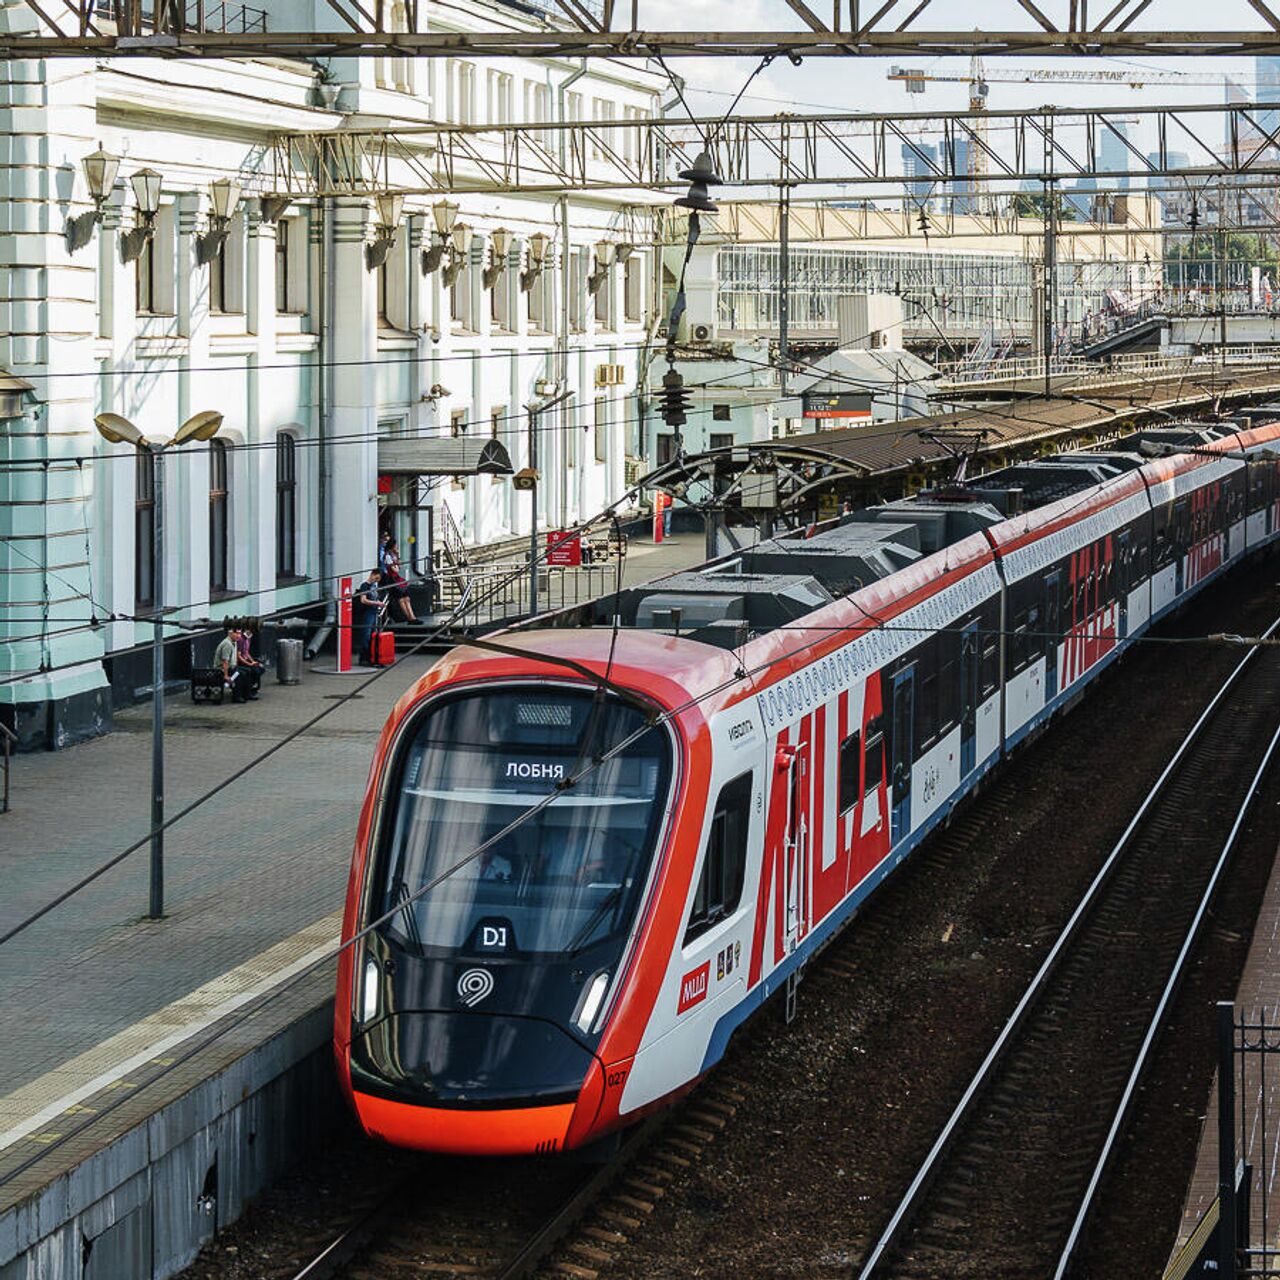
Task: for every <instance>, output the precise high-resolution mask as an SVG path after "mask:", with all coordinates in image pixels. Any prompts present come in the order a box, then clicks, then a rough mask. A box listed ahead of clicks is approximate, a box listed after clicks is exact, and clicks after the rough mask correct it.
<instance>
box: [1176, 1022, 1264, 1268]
mask: <svg viewBox="0 0 1280 1280" xmlns="http://www.w3.org/2000/svg"><path fill="white" fill-rule="evenodd" d="M1217 1014H1218V1107H1217V1117H1216V1118H1217V1129H1218V1199H1217V1201H1216V1202H1215V1203H1214V1205H1213V1206H1212V1209H1211V1211H1210V1212H1211V1213H1212V1214H1213V1216H1214V1217H1215V1218H1216V1222H1217V1232H1216V1236H1215V1237H1214V1238H1208V1239H1206V1241H1205V1243H1204V1245H1203V1246H1202V1247H1201V1248H1200V1249H1196V1248H1195V1246H1196V1245H1197V1244H1198V1241H1197V1239H1196V1236H1193V1237H1192V1242H1191V1243H1192V1248H1193V1250H1195V1251H1196V1252H1198V1253H1199V1254H1200V1260H1201V1261H1211V1262H1212V1263H1215V1264H1216V1268H1215V1269H1216V1271H1217V1274H1218V1275H1219V1276H1221V1278H1222V1280H1236V1277H1238V1276H1280V1248H1277V1247H1276V1243H1277V1242H1276V1227H1277V1224H1278V1223H1280V1203H1278V1197H1280V1184H1277V1179H1276V1174H1275V1169H1276V1162H1277V1159H1278V1158H1280V1134H1278V1133H1277V1123H1276V1122H1277V1116H1276V1112H1275V1098H1276V1090H1277V1088H1278V1087H1280V1074H1278V1071H1280V1068H1278V1067H1277V1062H1276V1059H1277V1058H1278V1057H1280V1023H1277V1022H1276V1021H1275V1020H1274V1019H1275V1015H1276V1011H1275V1010H1274V1009H1273V1010H1272V1011H1271V1013H1270V1016H1268V1011H1267V1010H1266V1009H1263V1010H1261V1012H1258V1011H1253V1012H1249V1013H1247V1012H1245V1011H1243V1010H1241V1011H1239V1012H1237V1011H1236V1008H1235V1006H1234V1005H1232V1004H1230V1003H1221V1004H1219V1005H1218V1007H1217ZM1198 1234H1201V1233H1197V1235H1198ZM1203 1234H1205V1235H1206V1236H1207V1235H1208V1233H1203ZM1233 1246H1234V1247H1233Z"/></svg>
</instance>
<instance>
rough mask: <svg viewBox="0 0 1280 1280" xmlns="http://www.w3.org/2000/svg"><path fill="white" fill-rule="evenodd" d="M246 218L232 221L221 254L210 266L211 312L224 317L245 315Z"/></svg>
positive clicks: (238, 214)
mask: <svg viewBox="0 0 1280 1280" xmlns="http://www.w3.org/2000/svg"><path fill="white" fill-rule="evenodd" d="M244 270H245V255H244V216H243V214H240V213H237V214H236V216H235V217H234V218H233V219H232V220H231V229H230V233H229V234H228V236H227V239H226V243H225V244H224V245H223V246H222V250H221V252H220V253H219V254H218V255H217V257H215V258H214V259H213V261H211V262H210V263H209V310H210V311H212V312H216V313H219V314H222V315H239V314H240V313H242V312H243V311H244Z"/></svg>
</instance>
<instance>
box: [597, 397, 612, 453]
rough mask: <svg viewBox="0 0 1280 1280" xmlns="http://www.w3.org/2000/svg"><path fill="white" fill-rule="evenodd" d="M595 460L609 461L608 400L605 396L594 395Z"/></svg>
mask: <svg viewBox="0 0 1280 1280" xmlns="http://www.w3.org/2000/svg"><path fill="white" fill-rule="evenodd" d="M595 446H596V461H597V462H608V461H609V401H608V398H607V397H605V396H597V397H596V418H595Z"/></svg>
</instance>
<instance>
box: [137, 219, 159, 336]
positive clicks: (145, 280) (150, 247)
mask: <svg viewBox="0 0 1280 1280" xmlns="http://www.w3.org/2000/svg"><path fill="white" fill-rule="evenodd" d="M134 266H135V271H136V274H135V276H134V306H135V307H136V309H137V312H138V314H139V315H140V316H150V315H155V314H156V240H155V237H154V236H152V237H151V239H150V240H148V241H147V242H146V244H144V245H143V246H142V252H141V253H140V254H139V255H138V257H137V260H136V262H135V264H134Z"/></svg>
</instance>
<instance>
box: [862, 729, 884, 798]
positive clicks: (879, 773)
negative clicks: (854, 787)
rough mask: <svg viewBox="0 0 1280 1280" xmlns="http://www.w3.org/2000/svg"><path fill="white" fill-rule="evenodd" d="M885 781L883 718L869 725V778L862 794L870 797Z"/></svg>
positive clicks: (864, 784) (864, 783)
mask: <svg viewBox="0 0 1280 1280" xmlns="http://www.w3.org/2000/svg"><path fill="white" fill-rule="evenodd" d="M883 781H884V719H883V717H882V716H876V718H875V719H874V720H872V721H870V722H869V723H868V725H867V776H866V778H865V779H864V780H863V784H862V793H863V795H870V794H871V792H873V791H875V790H877V789H878V788H879V786H880V784H881V783H882V782H883Z"/></svg>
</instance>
